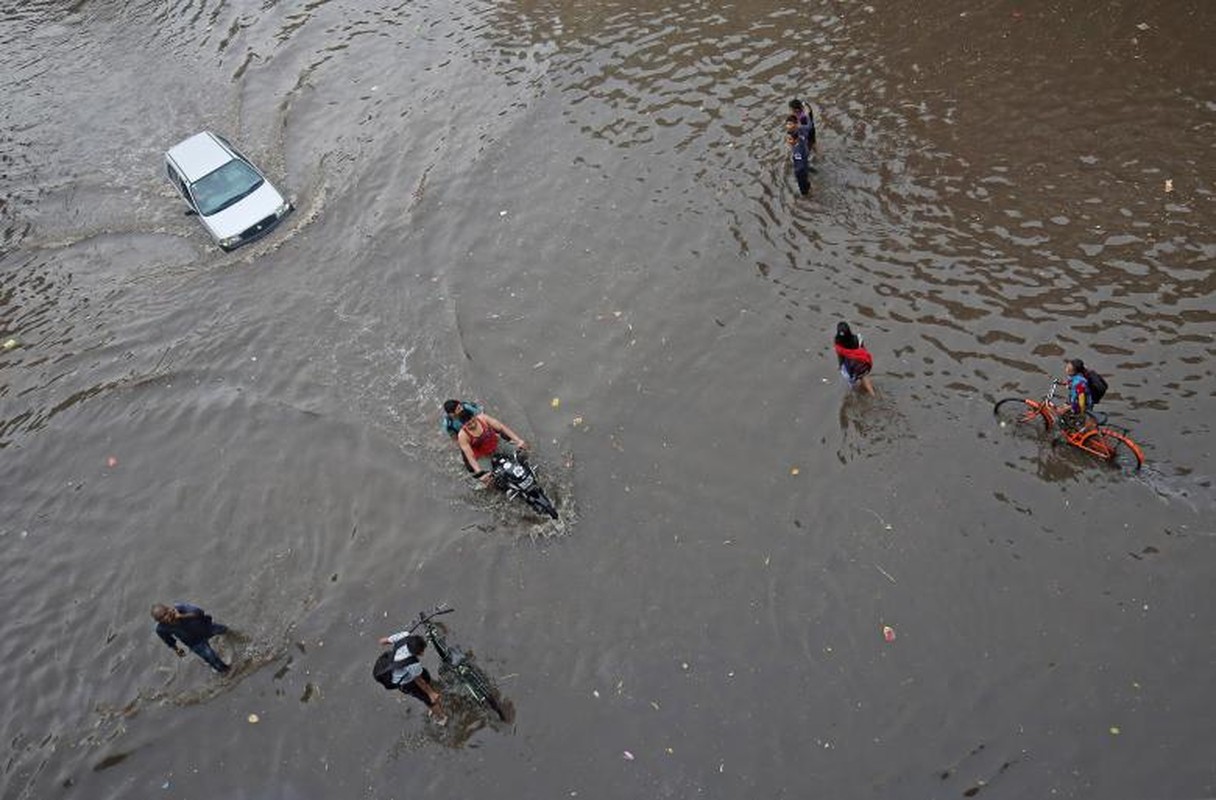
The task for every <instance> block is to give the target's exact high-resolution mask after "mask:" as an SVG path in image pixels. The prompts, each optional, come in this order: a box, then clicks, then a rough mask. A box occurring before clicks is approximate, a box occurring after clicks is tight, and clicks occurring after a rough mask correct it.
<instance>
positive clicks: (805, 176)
mask: <svg viewBox="0 0 1216 800" xmlns="http://www.w3.org/2000/svg"><path fill="white" fill-rule="evenodd" d="M785 141H786V142H787V143H788V144H789V146H790V160H791V161H792V162H793V164H794V178H795V179H797V181H798V191H799V192H800V193H801V194H802V195H803V196H806V195H807V194H810V191H811V179H810V175H809V172H810V166H811V164H810V161H811V154H810V152H808V150H807V146H806V140H805V139H801V138H799V136H798V134H797V132H794V131H791V132H789V133H787V134H786V136H785Z"/></svg>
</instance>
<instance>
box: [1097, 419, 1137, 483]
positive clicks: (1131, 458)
mask: <svg viewBox="0 0 1216 800" xmlns="http://www.w3.org/2000/svg"><path fill="white" fill-rule="evenodd" d="M1096 438H1098V439H1099V441H1100V442H1101V447H1102V449H1103V450H1105V451H1106V455H1105V458H1106V460H1107V462H1109V463H1110V464H1112V465H1113V466H1115V467H1117V468H1118V469H1120V470H1121V471H1123V472H1135V471H1136V470H1138V469H1140V466H1141V465H1142V464H1143V463H1144V453H1143V452H1141V450H1140V446H1139V445H1138V444H1136V443H1135V442H1133V441H1132V440H1131V439H1130V438H1128V437H1126V436H1124V435H1123V434H1121V433H1119V432H1118V431H1113V430H1111V429H1110V428H1099V429H1098V434H1097V437H1096Z"/></svg>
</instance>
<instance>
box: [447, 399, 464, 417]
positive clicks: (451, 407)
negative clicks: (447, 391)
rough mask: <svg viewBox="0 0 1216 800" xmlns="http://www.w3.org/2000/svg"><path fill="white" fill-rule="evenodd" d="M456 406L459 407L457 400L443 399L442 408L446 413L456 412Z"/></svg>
mask: <svg viewBox="0 0 1216 800" xmlns="http://www.w3.org/2000/svg"><path fill="white" fill-rule="evenodd" d="M458 408H460V401H459V400H444V401H443V410H444V411H445V412H447V413H448V414H454V413H455V412H456V409H458Z"/></svg>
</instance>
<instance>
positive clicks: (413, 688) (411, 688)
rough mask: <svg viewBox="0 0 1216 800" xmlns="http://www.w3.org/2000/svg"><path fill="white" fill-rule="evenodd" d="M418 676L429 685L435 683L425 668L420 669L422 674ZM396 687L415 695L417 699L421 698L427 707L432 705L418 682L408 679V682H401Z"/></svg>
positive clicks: (411, 695) (412, 695)
mask: <svg viewBox="0 0 1216 800" xmlns="http://www.w3.org/2000/svg"><path fill="white" fill-rule="evenodd" d="M420 677H421V678H422V679H423V680H424V681H426V682H427V683H429V684H430V685H431V686H434V685H435V682H434V681H432V680H431V673H430V672H429V671H428V670H426V669H425V668H424V669H423V670H422V675H421V676H420ZM397 688H399V689H401V691H402V692H403V693H405V694H408V695H409V696H410V697H417V698H418V699H419V700H421V701H422V702H423V704H425V705H426V707H427V708H430V707H431V706H433V705H434V703H432V702H431V698H429V697H427V694H426V692H424V691H422V690H421V689H419V688H418V684H417V683H415V682H414V681H409V682H408V683H403V684H401V685H400V686H399V687H397Z"/></svg>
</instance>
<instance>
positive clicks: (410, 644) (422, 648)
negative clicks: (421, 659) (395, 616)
mask: <svg viewBox="0 0 1216 800" xmlns="http://www.w3.org/2000/svg"><path fill="white" fill-rule="evenodd" d="M402 644H404V645H405V649H406V650H409V652H410V655H412V656H420V655H422V654H423V653H424V652H426V639H423V638H422V637H421V636H419V635H418V634H416V633H411V634H410V635H409V636H407V637H405V641H404V642H402Z"/></svg>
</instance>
